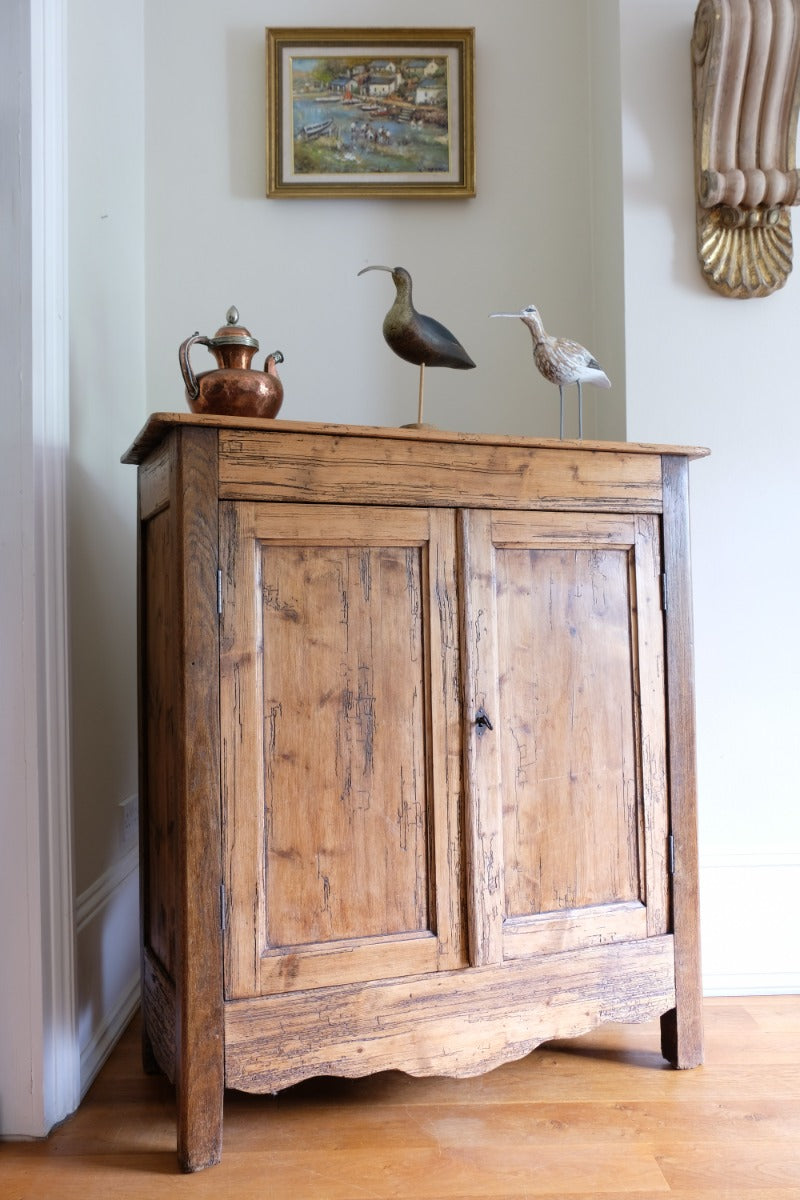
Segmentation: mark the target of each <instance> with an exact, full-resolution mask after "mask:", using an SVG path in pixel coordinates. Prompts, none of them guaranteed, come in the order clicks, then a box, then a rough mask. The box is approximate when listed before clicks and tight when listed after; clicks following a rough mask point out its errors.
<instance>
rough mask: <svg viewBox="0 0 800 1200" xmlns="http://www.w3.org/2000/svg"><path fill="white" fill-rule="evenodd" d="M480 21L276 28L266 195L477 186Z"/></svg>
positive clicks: (424, 191) (411, 192) (449, 190)
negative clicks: (468, 25) (466, 25)
mask: <svg viewBox="0 0 800 1200" xmlns="http://www.w3.org/2000/svg"><path fill="white" fill-rule="evenodd" d="M474 57H475V31H474V30H473V29H424V28H417V29H268V30H267V195H268V196H277V197H279V196H328V197H330V196H390V197H397V196H423V197H426V198H428V197H446V196H474V195H475V144H474V140H475V132H474V111H473V106H474V98H473V75H474Z"/></svg>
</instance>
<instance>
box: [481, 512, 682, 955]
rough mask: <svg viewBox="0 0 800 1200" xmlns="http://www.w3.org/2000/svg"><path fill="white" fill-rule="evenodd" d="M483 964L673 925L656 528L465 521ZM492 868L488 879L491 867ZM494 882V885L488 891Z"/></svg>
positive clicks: (601, 521)
mask: <svg viewBox="0 0 800 1200" xmlns="http://www.w3.org/2000/svg"><path fill="white" fill-rule="evenodd" d="M465 523H466V526H467V528H466V532H465V545H466V546H467V549H468V554H469V555H470V561H469V562H468V563H467V574H468V578H469V584H468V595H469V601H468V604H469V607H470V609H471V611H472V612H473V613H474V614H476V615H477V614H490V618H489V619H488V620H487V619H485V617H484V618H483V621H484V626H483V628H482V629H481V630H480V633H481V637H480V639H478V638H477V637H476V634H475V623H474V621H473V622H470V621H468V623H467V630H466V646H467V656H468V661H469V663H470V666H469V667H468V670H467V689H468V697H469V699H468V707H471V709H475V711H477V709H478V707H479V706H480V707H483V708H484V710H485V711H486V712H487V713H488V714H489V719H490V721H491V722H492V724H493V729H492V731H491V732H485V731H483V734H482V736H481V732H482V731H481V730H480V729H477V730H476V729H475V728H473V729H470V730H469V731H468V756H469V760H470V763H471V768H470V772H469V777H470V796H469V800H468V813H469V814H470V821H471V827H472V828H473V830H475V831H476V836H475V838H474V839H473V846H472V852H473V863H474V870H473V877H472V883H471V888H470V892H471V896H472V898H473V902H472V906H471V912H472V925H473V930H474V933H473V938H472V949H473V957H474V958H475V959H476V960H477V961H500V960H501V959H502V958H504V957H510V958H513V957H518V956H520V955H522V954H526V953H531V952H534V951H536V950H539V949H541V950H544V951H550V950H560V949H571V948H576V947H579V946H582V945H591V944H595V943H597V942H601V941H626V940H630V939H632V938H636V937H646V936H652V935H653V934H656V933H662V932H664V931H665V930H666V923H667V900H666V884H667V879H666V867H665V853H666V841H667V788H666V725H665V695H664V643H663V628H662V615H661V601H660V554H659V525H658V521H657V519H656V518H653V517H647V516H624V515H623V516H615V517H612V516H606V515H605V514H600V515H592V514H548V513H544V514H517V513H495V514H490V513H485V514H468V515H467V516H466V517H465ZM487 863H490V864H491V867H490V869H491V872H492V873H493V875H494V877H495V878H496V884H495V886H494V888H493V889H490V888H489V887H488V886H487V874H486V871H487V868H486V864H487ZM487 896H491V899H490V901H489V902H488V903H487Z"/></svg>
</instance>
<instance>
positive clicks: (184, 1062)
mask: <svg viewBox="0 0 800 1200" xmlns="http://www.w3.org/2000/svg"><path fill="white" fill-rule="evenodd" d="M705 453H706V452H705V451H704V450H698V449H694V448H686V447H683V448H676V447H663V446H641V445H632V444H627V443H619V444H617V443H601V442H595V443H590V442H555V441H543V440H533V439H521V438H511V437H484V436H477V435H463V434H452V433H445V432H438V431H418V430H398V429H368V428H357V427H348V426H325V425H304V424H298V423H290V422H284V421H274V422H264V421H255V420H251V421H247V420H241V419H240V420H231V419H228V418H215V417H198V416H189V415H186V416H183V415H180V416H179V415H175V414H159V415H155V416H153V417H151V418H150V420H149V421H148V423H147V425H146V426H145V428H144V430H143V431H142V433H141V434H140V435H139V437H138V438H137V440H136V442H135V443H134V444H133V446H132V447H131V449H130V450H129V451H128V453H127V455H126V456H125V460H124V461H126V462H132V463H137V464H138V465H139V523H140V525H139V528H140V538H139V542H140V547H139V562H140V570H139V580H140V582H139V594H140V605H139V609H140V631H139V633H140V714H141V722H140V746H141V750H140V754H141V763H140V802H141V814H140V815H141V825H140V837H141V889H142V969H143V1010H144V1030H145V1059H146V1062H147V1064H148V1066H150V1067H152V1068H159V1069H161V1070H163V1071H164V1072H165V1073H166V1074H167V1075H168V1076H169V1078H170V1079H172V1080H173V1081H174V1082H175V1084H176V1089H177V1103H178V1153H179V1159H180V1162H181V1165H182V1167H183V1168H184V1169H186V1170H196V1169H199V1168H202V1167H204V1166H207V1165H210V1164H212V1163H214V1162H216V1161H218V1160H219V1157H220V1153H221V1140H222V1097H223V1091H224V1088H225V1087H232V1088H239V1089H243V1090H248V1091H276V1090H278V1089H280V1088H283V1087H286V1086H288V1085H289V1084H292V1083H295V1082H297V1081H299V1080H301V1079H304V1078H307V1077H309V1076H312V1075H319V1074H335V1075H345V1076H358V1075H363V1074H367V1073H370V1072H373V1071H379V1070H385V1069H389V1068H399V1069H402V1070H405V1071H408V1072H410V1073H412V1074H444V1075H451V1076H461V1075H470V1074H475V1073H477V1072H480V1071H484V1070H487V1069H489V1068H491V1067H493V1066H496V1065H497V1064H499V1063H501V1062H503V1061H506V1060H508V1059H512V1058H515V1057H520V1056H522V1055H524V1054H526V1053H527V1052H529V1051H530V1050H531V1049H532V1048H533V1047H535V1046H536V1045H538V1044H539V1043H541V1042H542V1041H544V1040H546V1039H549V1038H553V1037H563V1036H571V1035H575V1034H578V1033H581V1032H585V1031H586V1030H588V1029H590V1028H591V1027H592V1026H594V1025H596V1024H597V1023H599V1022H601V1021H608V1020H621V1021H632V1020H633V1021H635V1020H646V1019H649V1018H651V1017H652V1016H654V1015H657V1014H660V1015H661V1016H662V1048H663V1052H664V1054H665V1056H666V1057H667V1058H668V1059H669V1060H670V1061H671V1062H673V1063H674V1064H675V1065H676V1066H679V1067H690V1066H694V1065H696V1064H698V1063H699V1062H700V1061H701V1059H702V1030H701V1020H700V983H699V948H698V936H697V852H696V831H695V823H696V817H695V768H694V712H693V684H692V635H691V600H690V584H689V557H688V523H687V522H688V515H687V491H688V488H687V468H688V462H689V460H690V459H692V458H694V457H698V456H700V455H702V454H705Z"/></svg>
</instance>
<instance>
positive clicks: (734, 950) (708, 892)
mask: <svg viewBox="0 0 800 1200" xmlns="http://www.w3.org/2000/svg"><path fill="white" fill-rule="evenodd" d="M798 895H800V849H798V848H796V847H793V846H788V847H786V846H780V847H777V846H760V847H759V846H757V847H752V848H750V849H748V850H742V849H740V848H738V847H735V846H716V847H710V848H709V849H708V850H707V851H703V852H702V853H701V856H700V921H701V932H702V957H703V992H704V994H705V995H706V996H770V995H772V996H774V995H796V994H800V937H798V935H797V897H798Z"/></svg>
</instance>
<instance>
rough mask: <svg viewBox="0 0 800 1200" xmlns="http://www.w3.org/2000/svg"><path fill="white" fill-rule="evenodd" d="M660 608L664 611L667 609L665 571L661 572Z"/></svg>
mask: <svg viewBox="0 0 800 1200" xmlns="http://www.w3.org/2000/svg"><path fill="white" fill-rule="evenodd" d="M661 608H662V610H663V611H664V612H666V611H667V573H666V571H662V573H661Z"/></svg>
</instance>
